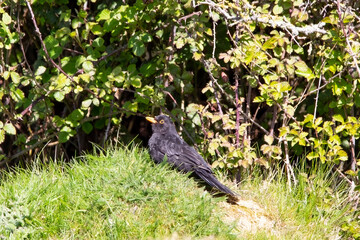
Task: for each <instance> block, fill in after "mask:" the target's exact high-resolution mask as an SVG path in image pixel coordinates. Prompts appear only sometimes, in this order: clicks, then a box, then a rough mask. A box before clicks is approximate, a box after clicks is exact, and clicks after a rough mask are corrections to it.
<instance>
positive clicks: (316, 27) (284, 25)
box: [196, 0, 327, 36]
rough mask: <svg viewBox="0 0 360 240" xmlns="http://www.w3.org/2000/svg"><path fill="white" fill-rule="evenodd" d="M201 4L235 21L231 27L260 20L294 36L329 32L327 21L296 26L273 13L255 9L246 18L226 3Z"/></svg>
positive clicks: (233, 6)
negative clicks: (258, 13) (255, 11)
mask: <svg viewBox="0 0 360 240" xmlns="http://www.w3.org/2000/svg"><path fill="white" fill-rule="evenodd" d="M200 5H209V6H211V7H212V8H214V9H215V10H217V11H218V12H219V13H220V14H221V15H223V16H224V17H225V19H226V20H229V21H235V22H233V23H231V24H230V25H229V26H230V27H232V26H234V25H237V24H239V23H242V22H260V23H265V24H271V25H272V26H273V27H279V28H281V29H284V30H289V31H291V32H292V34H293V35H294V36H297V35H299V34H300V33H303V34H305V35H309V34H312V33H321V34H326V33H327V32H326V30H324V29H323V27H324V26H325V23H323V22H320V23H318V24H312V25H307V26H304V27H297V26H294V25H293V24H292V23H290V22H288V21H287V20H286V19H285V18H283V19H279V18H278V17H275V16H272V15H269V16H267V17H262V16H259V15H257V14H256V13H254V11H251V10H250V15H251V16H250V17H245V18H244V17H239V16H232V15H230V13H229V12H228V11H227V10H226V9H225V7H224V4H221V5H220V4H216V3H215V2H213V1H212V0H205V1H204V2H200V3H199V4H198V5H196V6H200ZM226 7H232V8H233V9H234V11H238V12H239V11H240V10H241V8H239V7H237V6H235V5H234V4H229V5H228V6H226ZM246 8H248V9H251V8H252V7H251V6H250V5H248V4H247V5H246Z"/></svg>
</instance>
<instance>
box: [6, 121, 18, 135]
mask: <svg viewBox="0 0 360 240" xmlns="http://www.w3.org/2000/svg"><path fill="white" fill-rule="evenodd" d="M4 130H5V132H6V133H8V134H11V135H16V129H15V127H14V125H12V123H6V124H5V126H4Z"/></svg>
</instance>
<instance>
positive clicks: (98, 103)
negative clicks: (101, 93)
mask: <svg viewBox="0 0 360 240" xmlns="http://www.w3.org/2000/svg"><path fill="white" fill-rule="evenodd" d="M92 103H93V104H94V105H95V106H97V107H98V106H99V105H100V101H99V99H97V98H93V100H92Z"/></svg>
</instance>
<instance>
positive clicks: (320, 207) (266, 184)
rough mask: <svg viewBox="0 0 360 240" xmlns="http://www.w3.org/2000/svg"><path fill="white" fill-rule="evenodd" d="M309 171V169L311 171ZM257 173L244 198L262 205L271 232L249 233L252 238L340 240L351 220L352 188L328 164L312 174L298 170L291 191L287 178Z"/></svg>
mask: <svg viewBox="0 0 360 240" xmlns="http://www.w3.org/2000/svg"><path fill="white" fill-rule="evenodd" d="M307 171H309V170H307ZM279 172H282V171H280V170H279V168H277V170H275V173H274V172H272V173H270V174H269V175H268V176H266V177H264V176H261V173H260V172H258V173H255V174H254V175H255V176H253V178H251V179H247V180H246V181H245V182H244V183H243V186H242V191H243V196H244V199H251V200H253V201H255V202H258V203H260V204H261V205H262V207H263V209H264V212H266V214H265V215H266V217H267V218H268V219H269V220H271V221H272V222H273V226H272V228H271V229H266V228H262V229H259V231H256V232H248V235H247V238H248V239H340V238H341V226H342V224H343V223H345V222H346V221H348V220H349V219H351V217H352V215H353V213H352V211H351V203H350V202H349V201H348V199H347V196H348V191H349V188H348V186H347V185H346V183H345V181H343V180H339V179H340V178H339V176H337V174H335V173H334V172H333V171H332V170H331V169H330V168H326V167H325V166H324V165H317V166H313V168H312V170H311V171H310V172H308V173H305V172H306V171H305V170H304V168H300V169H296V176H297V181H298V182H297V185H296V186H292V187H291V188H289V186H288V183H287V181H285V179H286V176H281V174H279Z"/></svg>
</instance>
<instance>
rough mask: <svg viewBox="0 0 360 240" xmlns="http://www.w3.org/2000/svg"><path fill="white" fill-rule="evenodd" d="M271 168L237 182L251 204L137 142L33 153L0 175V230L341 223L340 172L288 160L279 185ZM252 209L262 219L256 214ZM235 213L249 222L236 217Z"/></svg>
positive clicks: (292, 234)
mask: <svg viewBox="0 0 360 240" xmlns="http://www.w3.org/2000/svg"><path fill="white" fill-rule="evenodd" d="M271 172H274V171H270V174H266V176H264V174H263V173H262V172H261V171H260V170H256V171H254V172H252V173H251V175H248V176H247V177H246V179H245V180H244V182H243V183H242V184H241V185H240V188H239V189H238V190H237V192H239V193H240V195H241V199H242V200H245V201H244V202H246V200H250V201H252V202H255V203H256V205H258V206H259V210H256V208H254V209H255V210H254V209H252V208H251V206H250V207H244V206H238V205H228V204H227V203H225V201H224V198H217V199H215V198H212V197H211V196H210V194H209V193H207V192H206V191H204V190H203V188H200V187H199V186H198V185H197V184H196V183H195V182H194V181H193V180H192V179H189V178H188V177H187V176H186V175H184V174H181V173H178V172H176V171H173V170H171V169H169V167H168V166H167V165H155V164H154V163H153V162H152V161H151V159H150V158H149V155H148V153H147V152H146V151H144V150H141V149H139V148H132V149H126V148H125V149H122V148H120V149H117V150H113V149H108V150H106V151H103V152H101V153H99V154H89V155H86V156H84V157H83V158H82V159H77V160H74V161H73V162H72V163H69V164H61V163H54V162H50V163H47V164H46V165H43V164H40V163H35V164H34V166H33V167H32V168H29V169H27V170H25V169H21V168H16V169H14V171H11V172H10V173H3V176H2V177H1V178H0V181H1V183H0V239H24V238H26V239H184V238H190V239H204V238H207V237H210V238H215V239H276V240H277V239H336V238H337V237H338V236H339V232H340V226H341V224H342V223H343V222H345V221H347V220H348V219H349V218H351V215H350V214H349V206H350V204H349V202H347V200H346V196H347V192H346V189H347V187H346V184H345V183H344V182H343V181H339V180H338V178H337V177H336V176H335V175H334V174H333V173H332V171H330V170H327V169H325V168H318V169H316V168H315V170H314V171H313V172H310V173H308V174H305V173H304V171H303V170H302V169H298V170H297V179H298V184H297V186H296V187H292V188H291V189H289V188H288V186H287V183H286V181H285V179H286V177H285V176H282V175H281V174H279V172H281V171H280V170H278V171H275V172H276V173H274V174H271ZM226 184H227V185H229V186H230V185H231V183H229V182H227V183H226ZM232 188H233V189H235V188H236V187H235V186H234V185H233V186H232ZM239 209H241V210H242V211H239ZM226 216H227V217H228V218H226ZM259 217H263V218H264V219H267V221H268V222H269V223H271V224H270V227H264V226H262V225H264V223H258V222H256V219H257V218H259ZM240 218H241V219H243V220H244V219H245V220H248V222H252V225H253V226H255V227H256V229H255V230H250V229H248V228H247V227H244V226H243V225H241V224H239V219H240ZM228 219H231V220H228ZM257 225H258V226H257Z"/></svg>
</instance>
